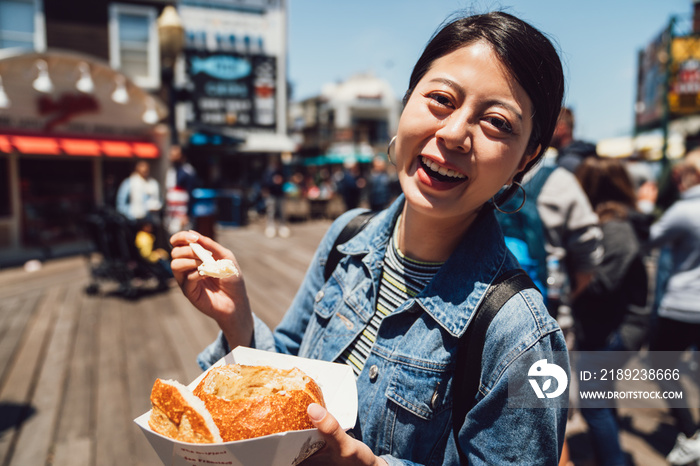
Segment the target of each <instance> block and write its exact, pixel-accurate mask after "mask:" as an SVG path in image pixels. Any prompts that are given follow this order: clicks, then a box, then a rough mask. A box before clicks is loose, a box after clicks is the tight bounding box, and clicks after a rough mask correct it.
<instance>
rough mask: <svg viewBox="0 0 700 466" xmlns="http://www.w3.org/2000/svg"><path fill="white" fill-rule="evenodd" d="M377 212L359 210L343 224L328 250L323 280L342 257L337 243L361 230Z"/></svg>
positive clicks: (346, 239) (327, 277) (343, 241)
mask: <svg viewBox="0 0 700 466" xmlns="http://www.w3.org/2000/svg"><path fill="white" fill-rule="evenodd" d="M378 213H379V212H377V211H371V210H368V211H365V212H361V213H359V214H358V215H356V216H355V217H353V218H352V219H351V220H350V221H349V222H348V224H347V225H345V228H343V230H342V231H341V232H340V234H339V235H338V237H337V238H336V239H335V243H333V247H332V248H331V250H330V251H329V252H328V259H327V260H326V267H325V268H324V269H323V278H324V280H326V281H328V279H329V278H331V274H332V273H333V270H335V268H336V267H337V266H338V262H340V259H342V258H343V253H341V252H340V251H338V245H340V244H343V243H345V242H346V241H348V240H349V239H350V238H352V237H353V236H355V235H356V234H358V233H359V232H360V231H362V230H363V229H364V228H365V227H366V226H367V224H368V223H369V221H370V220H372V217H374V216H375V215H376V214H378Z"/></svg>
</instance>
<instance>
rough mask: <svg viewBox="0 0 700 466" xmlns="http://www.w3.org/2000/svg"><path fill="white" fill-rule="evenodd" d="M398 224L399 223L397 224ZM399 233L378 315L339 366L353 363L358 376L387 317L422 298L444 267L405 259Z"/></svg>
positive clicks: (387, 259)
mask: <svg viewBox="0 0 700 466" xmlns="http://www.w3.org/2000/svg"><path fill="white" fill-rule="evenodd" d="M398 224H399V222H398V221H397V222H396V225H398ZM397 231H398V228H397V227H395V228H394V234H393V235H392V238H391V239H390V241H389V246H388V247H387V252H386V256H385V258H384V268H383V270H382V279H381V281H380V283H379V296H378V297H377V307H376V309H375V311H374V315H373V316H372V318H371V319H370V321H369V323H368V324H367V326H366V327H365V329H364V330H363V331H362V332H361V333H360V335H359V336H358V337H357V338H356V339H355V340H354V341H353V342H352V344H351V345H350V346H349V347H348V348H346V349H345V351H344V352H343V354H341V355H340V357H339V358H338V360H337V362H339V363H346V364H349V365H350V367H352V370H353V372H354V373H355V377H358V376H359V375H360V372H362V368H363V367H364V366H365V362H366V361H367V358H368V357H369V352H370V350H371V349H372V345H373V344H374V342H375V340H376V337H377V333H378V331H379V325H380V324H381V323H382V320H383V319H384V317H386V316H388V315H389V314H391V313H392V312H394V311H395V310H396V309H397V308H398V307H399V306H401V304H403V303H404V302H405V301H406V300H408V299H409V298H413V297H415V296H416V295H418V293H420V292H421V290H423V288H425V286H426V285H427V284H428V282H430V280H431V279H432V278H433V276H434V275H435V273H436V272H437V271H438V269H439V268H440V267H441V266H442V264H443V263H442V262H420V261H416V260H414V259H409V258H408V257H406V256H404V255H403V253H402V252H401V251H400V250H399V249H398V248H397V247H396V234H397Z"/></svg>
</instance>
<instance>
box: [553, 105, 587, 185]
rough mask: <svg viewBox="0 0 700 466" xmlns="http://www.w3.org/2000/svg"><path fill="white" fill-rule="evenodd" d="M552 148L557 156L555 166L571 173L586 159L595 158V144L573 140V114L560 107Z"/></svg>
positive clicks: (567, 109)
mask: <svg viewBox="0 0 700 466" xmlns="http://www.w3.org/2000/svg"><path fill="white" fill-rule="evenodd" d="M552 147H554V148H555V149H556V150H557V152H558V154H557V164H558V165H559V166H560V167H564V168H566V169H567V170H569V171H570V172H571V173H574V172H576V168H577V167H578V165H579V164H580V163H581V162H582V161H583V160H584V159H585V158H586V157H596V156H597V155H596V147H595V144H592V143H590V142H586V141H579V140H577V139H574V112H573V110H571V109H570V108H567V107H562V109H561V113H560V114H559V120H558V121H557V127H556V129H555V130H554V136H553V137H552Z"/></svg>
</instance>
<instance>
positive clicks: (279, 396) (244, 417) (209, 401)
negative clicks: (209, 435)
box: [193, 364, 325, 442]
mask: <svg viewBox="0 0 700 466" xmlns="http://www.w3.org/2000/svg"><path fill="white" fill-rule="evenodd" d="M193 392H194V394H195V395H196V396H197V397H199V398H200V399H201V400H202V401H204V404H205V406H206V407H207V409H208V410H209V412H210V413H211V415H212V418H213V419H214V422H215V423H216V425H217V427H218V428H219V432H220V433H221V437H222V438H223V440H224V442H230V441H234V440H243V439H248V438H254V437H261V436H263V435H270V434H274V433H278V432H286V431H292V430H303V429H312V428H313V427H314V426H313V424H312V423H311V420H310V419H309V416H308V414H307V413H306V409H307V407H308V406H309V405H310V404H311V403H318V404H320V405H322V406H324V407H325V402H324V399H323V393H322V392H321V388H320V387H319V386H318V384H316V382H315V381H314V380H313V379H312V378H311V377H309V376H308V375H306V374H305V373H304V372H302V371H301V370H299V369H297V368H296V367H295V368H292V369H288V370H286V369H277V368H273V367H268V366H245V365H239V364H229V365H225V366H220V367H214V368H212V369H211V370H210V371H209V372H208V373H207V375H206V376H205V377H204V378H203V379H202V380H201V382H200V383H199V384H198V385H197V387H195V389H194V390H193Z"/></svg>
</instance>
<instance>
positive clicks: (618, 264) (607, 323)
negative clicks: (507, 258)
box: [572, 157, 650, 466]
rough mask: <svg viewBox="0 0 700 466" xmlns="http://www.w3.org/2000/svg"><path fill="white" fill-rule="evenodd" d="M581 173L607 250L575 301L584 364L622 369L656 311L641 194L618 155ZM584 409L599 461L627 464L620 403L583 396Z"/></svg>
mask: <svg viewBox="0 0 700 466" xmlns="http://www.w3.org/2000/svg"><path fill="white" fill-rule="evenodd" d="M576 177H577V178H578V180H579V182H580V183H581V186H582V187H583V190H584V191H585V192H586V195H587V196H588V199H589V200H590V202H591V206H592V207H593V209H594V210H595V212H596V213H597V214H598V217H599V219H600V225H601V228H602V230H603V247H604V251H605V252H604V255H603V259H602V262H601V264H600V265H599V266H598V267H597V268H596V269H595V271H594V273H593V277H592V279H591V281H590V282H589V284H588V286H587V287H586V288H585V289H584V290H583V292H581V293H580V294H579V296H578V297H577V298H576V300H575V301H574V302H573V308H572V312H573V316H574V332H575V333H574V334H575V337H576V348H577V349H578V350H580V351H585V352H592V353H591V355H590V356H589V355H588V354H586V353H582V356H581V360H580V364H581V365H580V368H581V369H585V370H591V371H594V370H595V368H596V367H597V368H600V367H622V366H623V365H624V364H625V362H626V360H627V358H628V356H629V354H630V353H629V352H630V351H637V350H639V349H640V348H641V346H642V344H643V343H644V342H645V341H646V337H647V332H648V321H649V309H650V308H649V306H647V292H648V276H647V270H646V266H645V263H644V258H643V253H642V247H641V242H642V241H643V240H644V238H643V236H644V232H643V229H640V232H639V233H637V228H638V227H636V226H635V225H636V224H638V222H639V220H638V219H639V218H640V214H639V213H638V212H637V211H636V200H637V198H636V193H635V189H634V185H633V183H632V180H631V179H630V177H629V174H628V172H627V170H626V168H625V166H624V165H623V163H622V162H621V161H619V160H618V159H602V158H597V157H588V158H586V159H584V160H583V161H582V162H581V163H580V165H579V166H578V169H577V170H576ZM633 218H634V219H635V220H634V221H633V220H632V219H633ZM640 236H642V238H640ZM615 352H617V353H615ZM595 384H596V387H595V388H596V389H599V390H612V389H613V386H612V381H606V382H603V381H597V382H595ZM589 388H590V387H589ZM581 408H582V409H581V414H582V415H583V417H584V419H586V422H587V423H588V426H589V431H590V433H591V437H592V439H593V446H594V451H595V454H596V456H597V459H598V461H599V463H598V464H600V465H605V466H607V465H611V466H612V465H624V464H626V463H625V456H624V453H623V451H622V448H621V447H620V441H619V435H618V434H619V428H618V421H617V416H616V413H615V409H614V405H613V404H608V405H607V406H606V405H603V404H602V403H600V402H595V405H594V406H589V404H588V403H587V402H586V400H582V402H581Z"/></svg>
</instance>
